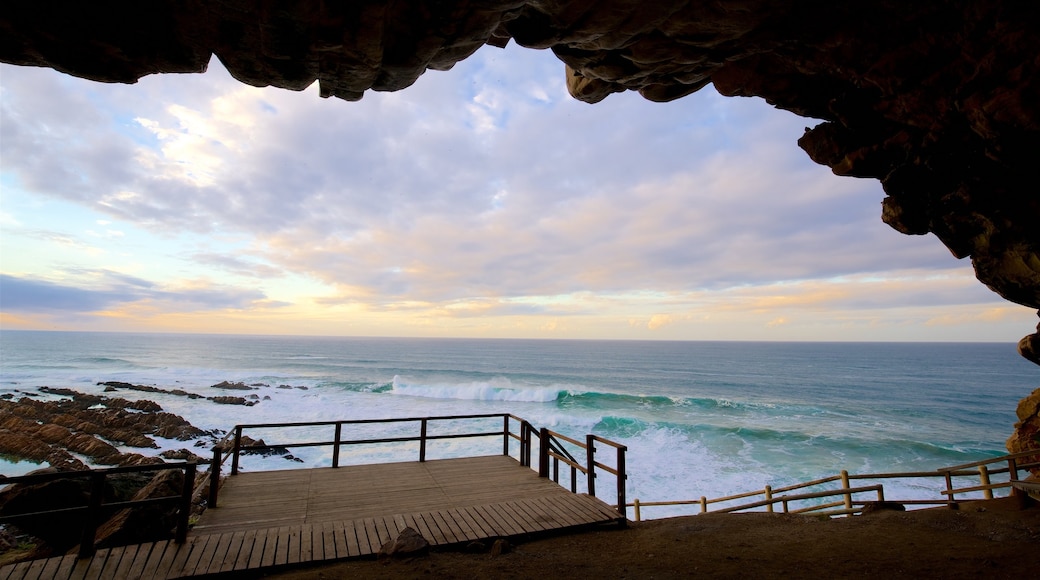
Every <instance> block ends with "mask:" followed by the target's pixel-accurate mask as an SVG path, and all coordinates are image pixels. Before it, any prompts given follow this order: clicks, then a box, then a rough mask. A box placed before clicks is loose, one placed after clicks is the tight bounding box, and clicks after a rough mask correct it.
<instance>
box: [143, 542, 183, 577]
mask: <svg viewBox="0 0 1040 580" xmlns="http://www.w3.org/2000/svg"><path fill="white" fill-rule="evenodd" d="M171 544H172V545H176V544H174V543H173V542H172V541H170V540H163V541H161V542H156V543H155V544H154V545H152V550H151V552H149V553H148V559H147V560H145V562H144V568H142V569H141V573H140V574H139V575H138V577H139V578H140V579H141V580H152V578H154V577H155V571H156V569H157V568H158V567H159V562H161V561H162V558H163V554H164V553H165V552H166V550H168V549H170V550H172V549H173V548H170V547H169V546H170V545H171Z"/></svg>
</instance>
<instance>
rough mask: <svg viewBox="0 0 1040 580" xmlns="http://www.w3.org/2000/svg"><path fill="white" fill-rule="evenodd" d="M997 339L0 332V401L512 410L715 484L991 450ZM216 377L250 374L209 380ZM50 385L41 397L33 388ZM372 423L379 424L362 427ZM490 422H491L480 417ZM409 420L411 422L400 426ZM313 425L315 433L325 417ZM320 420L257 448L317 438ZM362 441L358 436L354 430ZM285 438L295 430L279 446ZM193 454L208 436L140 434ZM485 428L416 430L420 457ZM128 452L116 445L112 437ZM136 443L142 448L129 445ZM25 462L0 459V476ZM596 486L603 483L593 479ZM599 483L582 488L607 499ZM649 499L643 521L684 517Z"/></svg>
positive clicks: (661, 488) (272, 463)
mask: <svg viewBox="0 0 1040 580" xmlns="http://www.w3.org/2000/svg"><path fill="white" fill-rule="evenodd" d="M1038 370H1040V369H1037V367H1036V366H1034V365H1032V364H1031V363H1029V362H1027V361H1025V360H1024V359H1022V358H1021V357H1019V356H1018V354H1017V352H1016V351H1015V346H1014V345H1013V344H996V343H975V344H965V343H835V342H827V343H803V342H797V343H783V342H650V341H646V342H634V341H579V340H573V341H572V340H568V341H550V340H499V339H495V340H482V339H419V338H319V337H284V336H228V335H190V334H180V335H178V334H121V333H76V332H35V331H9V330H4V331H3V332H0V395H3V394H6V393H11V394H14V395H15V396H16V397H18V396H22V394H21V393H25V392H34V393H36V392H37V391H36V389H37V387H39V386H44V385H46V386H51V387H67V388H71V389H75V390H78V391H81V392H85V393H93V394H103V390H104V387H103V386H99V385H98V383H99V382H105V381H121V382H127V383H132V384H138V385H148V386H155V387H159V388H162V389H167V390H173V389H180V390H183V391H187V392H194V393H199V394H203V395H207V396H215V395H236V396H242V395H253V399H255V400H256V404H255V405H253V406H235V405H218V404H215V403H213V402H210V401H207V400H205V399H189V398H187V397H183V396H175V395H171V394H161V393H144V392H138V391H129V390H120V391H119V392H118V393H117V394H111V395H113V396H119V397H123V398H127V399H144V398H146V399H150V400H153V401H155V402H156V403H158V404H160V405H161V406H162V407H163V408H164V410H166V411H169V412H172V413H176V414H178V415H181V416H183V417H184V418H186V419H188V420H189V421H190V422H191V423H193V424H194V425H196V426H197V427H200V428H202V429H206V430H218V429H219V430H224V431H226V430H229V429H230V428H231V427H233V426H234V425H235V424H244V423H269V422H298V421H326V420H338V419H344V420H346V419H378V418H394V417H419V416H434V415H458V414H478V413H513V414H515V415H518V416H520V417H523V418H525V419H527V420H528V421H530V422H531V423H533V424H534V425H535V426H537V427H548V428H550V429H552V430H554V431H558V432H560V433H563V434H565V435H567V436H569V437H573V438H576V439H583V438H584V436H585V434H586V433H593V434H596V435H600V436H602V437H606V438H608V439H612V440H614V441H617V442H619V443H622V444H624V445H626V446H627V447H628V455H627V467H628V472H629V480H628V487H627V489H628V498H629V499H630V500H631V499H633V498H639V499H640V500H642V501H662V500H677V499H696V498H699V497H701V496H707V497H709V498H711V497H720V496H725V495H730V494H734V493H739V492H743V491H750V490H754V489H761V488H762V487H763V486H765V485H767V484H768V485H772V486H773V487H777V486H782V485H789V484H792V483H797V482H800V481H806V480H811V479H816V478H820V477H825V476H830V475H835V474H837V473H838V472H839V471H840V470H842V469H845V470H848V471H849V472H850V473H883V472H894V471H921V470H933V469H937V468H940V467H944V466H950V465H955V464H959V463H966V462H970V461H975V460H978V459H984V458H987V457H993V456H997V455H1001V454H1003V453H1005V450H1004V441H1005V439H1006V438H1007V437H1008V435H1010V433H1011V430H1012V425H1013V424H1014V422H1015V420H1016V419H1015V406H1016V404H1017V403H1018V401H1019V400H1020V399H1021V398H1022V397H1024V396H1026V395H1027V394H1028V393H1030V392H1031V391H1032V390H1033V389H1034V388H1036V387H1037V386H1038V383H1040V372H1038ZM221 381H229V382H242V383H246V384H249V385H256V386H255V387H254V390H252V391H249V392H248V393H246V392H244V391H220V390H218V389H214V388H212V385H214V384H217V383H220V382H221ZM46 396H47V395H44V397H46ZM373 428H374V429H380V428H382V429H388V431H387V433H390V434H391V435H392V433H391V431H392V430H393V429H394V428H392V427H385V426H384V427H373ZM496 428H497V429H500V428H501V422H500V421H498V422H497V423H496V424H494V425H491V426H490V429H496ZM411 429H412V430H413V431H414V426H413V427H411ZM325 430H326V431H327V430H328V429H327V428H326V429H325ZM319 431H320V430H315V429H313V428H311V429H297V430H295V431H291V432H282V433H280V434H275V433H267V432H257V433H247V434H250V435H252V436H254V437H256V436H263V437H265V438H266V441H267V442H268V443H273V442H280V443H286V442H289V441H288V440H286V438H287V437H289V438H292V437H299V438H302V440H306V439H308V438H310V439H311V440H322V439H330V438H331V437H330V436H329V434H328V433H325V434H322V433H321V432H319ZM372 436H378V433H375V432H372V431H366V432H365V433H364V435H363V437H372ZM294 440H297V439H294ZM157 443H158V444H159V446H160V449H159V450H155V451H154V452H155V453H158V452H159V451H161V450H163V449H180V448H189V449H194V450H196V452H199V449H201V450H202V451H203V452H201V453H200V454H202V455H204V456H205V455H207V454H206V453H205V450H207V449H209V447H208V445H209V442H208V440H207V442H206V445H207V446H203V447H200V448H198V449H196V448H193V445H194V443H195V442H184V441H175V440H162V439H159V440H157ZM479 449H483V450H484V451H485V454H491V453H496V452H501V440H495V441H491V442H488V441H487V440H484V441H483V442H481V441H479V440H448V441H440V442H434V443H431V445H430V448H429V451H428V457H429V458H430V459H437V458H444V457H451V456H457V455H462V454H467V453H472V452H474V451H475V450H478V451H479ZM127 450H131V449H127ZM133 451H138V452H140V451H141V450H133ZM292 452H293V455H294V456H296V457H297V458H298V459H299V460H300V461H301V462H302V463H298V462H291V461H287V460H286V459H284V458H281V457H266V458H263V457H253V456H249V457H245V458H243V468H244V469H246V470H258V469H287V468H296V467H301V466H322V465H330V464H331V457H332V452H331V448H295V449H293V450H292ZM415 458H416V444H414V443H410V444H385V445H379V446H369V447H367V448H364V449H358V450H348V451H346V452H345V453H344V456H343V459H342V461H343V462H344V463H351V462H367V461H408V460H414V459H415ZM37 467H39V466H37V465H35V464H26V463H15V462H13V461H11V460H10V459H9V458H8V460H6V461H4V460H3V459H2V458H0V473H4V474H6V475H16V474H19V473H24V472H25V471H28V470H31V469H35V468H37ZM884 483H885V490H886V496H887V497H890V498H901V499H925V498H936V497H938V489H940V487H938V486H937V483H936V482H932V483H930V484H928V485H925V484H922V483H921V482H918V481H914V480H906V481H904V480H893V481H886V482H884ZM604 488H606V489H604ZM612 488H613V483H612V482H610V481H609V480H605V481H604V482H603V483H602V484H600V489H598V490H597V492H599V495H601V496H602V497H603V498H604V499H606V500H608V501H610V500H612V499H613V496H612V495H611V494H612V491H611V490H612ZM694 511H695V509H694V508H693V507H669V508H656V509H653V510H647V511H645V512H644V516H645V517H665V516H669V515H679V514H683V513H693V512H694Z"/></svg>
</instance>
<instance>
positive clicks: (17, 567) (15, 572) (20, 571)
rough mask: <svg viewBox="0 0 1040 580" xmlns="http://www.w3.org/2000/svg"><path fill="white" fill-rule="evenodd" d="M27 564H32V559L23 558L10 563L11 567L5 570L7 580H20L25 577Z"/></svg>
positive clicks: (27, 569)
mask: <svg viewBox="0 0 1040 580" xmlns="http://www.w3.org/2000/svg"><path fill="white" fill-rule="evenodd" d="M29 566H32V560H25V561H22V562H18V563H17V564H14V565H12V566H11V569H10V570H8V571H7V578H8V580H22V579H23V578H25V573H26V572H28V571H29Z"/></svg>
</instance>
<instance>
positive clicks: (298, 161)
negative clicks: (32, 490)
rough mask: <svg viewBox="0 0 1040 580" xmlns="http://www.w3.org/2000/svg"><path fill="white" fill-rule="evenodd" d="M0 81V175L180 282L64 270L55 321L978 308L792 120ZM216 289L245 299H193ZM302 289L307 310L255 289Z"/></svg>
mask: <svg viewBox="0 0 1040 580" xmlns="http://www.w3.org/2000/svg"><path fill="white" fill-rule="evenodd" d="M3 74H4V87H3V93H2V98H0V107H2V110H0V113H2V114H3V118H4V123H3V124H2V126H0V134H2V135H0V137H2V138H0V169H2V170H3V172H4V177H5V179H11V180H13V181H17V182H18V183H19V184H20V187H22V188H24V189H25V190H26V191H29V192H31V193H32V194H33V195H36V196H39V197H40V198H58V199H62V200H67V201H70V202H72V203H75V204H78V206H79V207H85V208H89V209H90V210H92V211H94V212H98V214H99V215H100V216H102V219H101V220H98V225H100V226H102V229H101V230H98V231H96V232H93V233H91V232H87V234H88V235H91V236H95V235H96V236H97V237H96V239H98V240H101V239H103V240H104V241H105V243H106V245H105V248H106V249H109V248H112V247H118V243H119V241H120V237H121V233H122V232H124V231H126V232H137V231H146V232H148V233H149V235H151V236H155V237H162V238H163V239H164V240H169V241H171V242H170V243H171V244H173V243H174V242H176V243H178V244H180V246H179V247H180V248H182V249H181V250H180V251H175V252H171V253H173V254H176V255H177V257H178V258H180V259H181V260H182V261H186V262H188V263H189V264H188V265H186V266H185V267H184V270H183V271H178V273H177V274H176V278H172V277H171V278H166V279H160V278H159V277H158V276H151V278H153V279H154V280H153V281H152V282H149V283H150V284H153V286H154V287H148V286H144V285H140V284H136V283H135V282H133V281H132V280H119V279H117V278H116V277H114V276H113V275H111V274H106V275H104V276H101V280H100V281H99V280H98V279H92V278H90V276H87V275H86V274H84V273H83V272H78V273H77V272H75V271H74V270H75V268H72V267H71V266H69V265H68V264H57V265H54V264H52V265H50V268H51V271H52V272H56V273H54V274H53V277H48V276H49V275H50V274H48V275H44V274H43V273H41V272H35V273H32V272H31V273H23V274H25V276H26V277H25V278H24V280H25V281H27V282H26V283H28V282H31V281H34V280H35V281H42V280H49V281H51V282H54V283H56V284H59V285H63V286H61V288H64V289H69V290H73V289H77V288H78V289H81V290H82V291H83V292H84V294H82V295H74V294H71V293H70V294H68V295H67V296H66V299H67V300H68V301H69V302H67V304H70V305H71V304H75V303H81V304H84V305H94V306H98V305H101V306H98V307H114V306H112V305H119V304H128V303H130V302H136V303H144V302H148V303H149V304H162V305H164V306H163V307H167V306H168V307H169V308H171V309H174V310H177V309H188V310H191V309H201V310H205V309H207V308H260V307H261V306H260V305H261V304H269V305H270V307H272V308H281V307H283V306H285V305H287V304H288V303H289V302H293V301H294V300H296V299H300V300H303V299H304V298H306V299H307V300H308V301H310V302H311V303H313V304H314V305H315V307H316V308H327V309H353V310H352V312H353V311H357V312H367V313H394V314H401V315H402V316H403V315H404V314H405V313H410V314H412V315H414V316H416V317H417V319H418V317H423V319H424V320H427V321H429V320H432V319H436V320H450V321H453V322H457V323H459V324H462V323H463V321H469V322H471V323H474V324H475V321H476V319H481V318H495V319H503V320H504V319H509V320H511V321H516V320H519V319H521V318H523V317H538V319H539V320H540V321H543V322H544V321H545V320H549V319H550V317H551V319H552V320H553V321H554V322H555V323H556V324H557V326H556V327H555V328H553V329H551V330H553V331H554V332H561V331H562V330H563V329H564V328H565V326H566V327H569V328H575V325H574V324H573V322H574V321H576V320H577V319H580V318H589V317H593V316H597V315H603V314H604V313H610V314H611V315H615V316H617V318H618V320H621V321H628V320H633V321H638V324H636V325H633V328H635V327H638V328H640V329H644V328H645V329H646V330H655V331H660V332H675V331H677V329H679V328H682V327H684V326H688V325H689V324H690V323H691V321H693V320H695V319H698V318H697V317H701V316H703V315H704V311H705V309H706V308H709V307H710V308H711V309H713V310H714V311H715V312H725V311H729V312H736V311H738V310H743V311H747V312H753V313H761V314H762V316H768V317H767V318H763V320H764V322H760V323H758V325H757V327H758V328H761V325H762V324H765V323H768V322H769V321H770V320H773V321H775V320H781V319H786V320H788V321H790V324H787V325H785V326H793V325H794V321H795V320H796V318H795V316H794V315H793V314H792V313H793V312H800V313H810V312H815V313H820V312H825V311H827V309H845V310H848V311H870V310H883V309H886V308H891V307H893V305H900V306H908V307H912V306H934V305H944V304H949V305H955V304H984V303H987V302H992V301H993V300H994V299H995V298H996V297H995V295H993V294H991V293H990V292H989V291H988V290H986V289H985V288H984V287H983V286H982V285H980V284H978V283H977V282H976V281H974V279H973V278H971V276H970V267H969V265H968V264H967V263H966V262H957V261H956V260H954V259H953V258H952V257H950V255H949V253H948V252H947V251H946V250H945V249H944V248H943V247H942V245H941V244H940V243H939V242H938V241H937V240H935V239H934V238H932V237H907V236H903V235H901V234H898V233H896V232H894V231H893V230H891V229H890V228H888V227H887V226H885V225H884V224H883V223H881V221H880V217H879V216H880V202H881V199H882V198H883V192H882V191H881V188H880V185H879V184H878V183H877V182H876V181H873V180H856V179H850V178H838V177H835V176H833V175H831V174H830V171H829V170H828V169H827V168H826V167H820V166H817V165H815V164H813V163H812V162H811V161H810V160H809V159H808V158H807V156H806V155H805V154H804V153H803V152H802V151H801V150H799V149H798V148H797V146H796V144H795V141H796V139H797V138H798V137H799V136H800V135H801V133H802V129H803V127H804V126H805V124H806V121H805V120H804V119H799V118H797V117H795V116H793V115H791V114H788V113H782V112H777V111H775V110H772V109H771V108H770V107H769V106H768V105H766V104H765V103H764V102H762V101H759V100H751V99H731V98H724V97H721V96H719V95H718V94H715V93H714V92H713V90H712V89H711V88H710V87H709V88H706V89H704V90H703V91H701V92H700V93H697V94H695V95H692V96H690V97H687V98H684V99H680V100H679V101H676V102H673V103H667V104H661V103H650V102H647V101H645V100H643V99H641V98H640V97H639V96H638V95H636V94H618V95H613V96H611V97H610V98H608V99H606V100H605V101H604V102H602V103H599V104H597V105H595V106H589V105H586V104H584V103H580V102H577V101H575V100H573V99H571V98H570V97H569V96H568V95H567V94H566V88H565V86H564V82H563V80H564V75H563V72H562V65H561V64H560V63H559V62H558V61H557V60H556V59H555V58H554V57H553V56H552V54H551V53H549V52H547V51H530V50H523V49H519V48H517V47H510V48H508V49H507V50H504V51H503V50H498V49H492V48H486V49H482V50H480V51H479V52H477V53H476V54H475V55H474V56H473V57H471V58H470V59H468V60H466V61H464V62H462V63H460V64H459V65H457V66H456V67H455V68H454V69H453V70H452V71H449V72H443V73H442V72H430V73H428V74H426V75H424V76H423V77H422V78H420V79H419V81H418V82H417V83H416V84H415V85H414V86H412V87H410V88H409V89H408V90H406V91H403V92H398V93H388V94H387V93H378V94H370V95H366V96H365V98H364V99H363V100H362V101H360V102H357V103H345V102H342V101H338V100H335V99H330V100H323V99H320V98H319V97H318V95H317V92H316V87H312V88H310V89H308V90H307V91H304V92H303V93H302V94H301V93H295V92H291V91H279V90H275V89H258V88H253V87H248V86H245V85H242V84H240V83H238V82H236V81H234V80H233V79H231V78H230V76H229V75H228V74H227V73H226V72H225V71H223V70H222V68H221V67H220V66H219V64H218V63H214V65H213V66H212V67H211V69H210V72H208V73H207V74H205V75H156V76H153V77H147V78H144V79H142V80H141V81H140V82H139V83H138V84H137V85H134V86H132V87H124V86H119V85H101V84H96V83H88V82H86V81H81V80H78V79H70V78H67V77H64V76H62V75H58V74H56V73H54V72H53V71H48V70H39V69H31V68H24V67H9V66H4V68H3ZM18 218H19V216H18V215H16V214H12V215H11V216H10V217H8V216H6V215H5V216H4V218H3V219H4V221H5V223H6V222H8V221H12V222H17V220H18ZM102 222H104V223H102ZM109 222H110V223H109ZM24 227H25V228H27V229H28V228H32V227H37V228H38V230H39V235H41V236H42V235H44V234H43V232H44V231H46V232H50V233H49V234H47V235H52V236H55V237H54V238H53V239H59V238H62V237H63V238H65V239H66V240H67V241H68V243H70V244H71V243H76V244H80V245H81V246H84V247H87V246H86V244H84V243H83V242H81V241H78V239H77V238H76V236H74V235H72V234H71V233H70V232H69V231H68V230H67V229H66V230H62V229H61V228H59V227H57V226H55V227H54V228H44V227H42V226H39V225H38V224H29V225H25V226H24ZM79 233H82V232H79ZM27 235H28V234H27ZM134 235H137V234H134ZM128 237H133V236H128ZM214 240H234V243H217V242H215V241H214ZM211 242H213V243H211ZM109 244H112V245H109ZM187 248H190V249H187ZM199 248H202V249H201V250H200V249H199ZM229 248H230V249H229ZM243 248H244V249H243ZM110 270H111V269H110ZM215 271H216V272H215ZM63 273H66V274H67V276H68V278H62V277H61V276H62V275H63ZM222 273H226V274H229V275H232V276H242V277H245V278H249V279H250V283H251V284H254V285H255V286H256V288H250V289H241V288H238V287H235V286H229V285H220V284H214V283H211V282H209V280H211V279H214V278H218V277H220V274H222ZM951 273H952V274H951ZM186 278H187V279H195V280H198V281H199V282H198V284H197V286H193V285H191V284H187V285H186V284H184V283H183V282H179V281H178V280H183V279H186ZM220 279H222V280H223V278H222V277H220ZM300 280H306V281H308V282H309V283H310V285H309V286H308V289H309V290H308V291H310V292H311V293H310V294H309V295H308V296H306V297H304V296H302V295H299V294H298V295H295V296H289V295H288V294H279V293H278V292H273V291H272V290H271V288H273V287H274V286H275V285H279V287H280V288H288V287H290V286H292V285H293V284H294V283H299V281H300ZM55 281H57V282H55ZM300 285H303V284H300ZM314 286H320V287H321V288H320V289H318V290H314ZM312 290H313V291H312ZM54 291H55V292H58V289H54ZM58 293H59V294H60V292H58ZM269 294H270V295H276V294H277V300H275V299H269V298H268V295H269ZM315 296H318V297H315ZM55 300H57V298H55ZM92 301H93V302H92ZM265 301H266V302H265ZM56 303H62V302H61V301H60V300H57V302H56ZM565 321H571V322H572V324H570V325H564V322H565ZM622 324H623V325H625V326H626V327H627V322H622ZM532 326H536V325H534V324H532ZM549 326H552V325H549ZM545 328H546V331H549V330H550V329H549V327H548V326H546V327H545Z"/></svg>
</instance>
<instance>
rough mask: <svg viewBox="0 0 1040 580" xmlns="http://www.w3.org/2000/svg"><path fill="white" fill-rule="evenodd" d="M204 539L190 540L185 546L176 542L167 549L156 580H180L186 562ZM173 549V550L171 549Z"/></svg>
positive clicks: (157, 571)
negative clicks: (174, 579) (161, 579)
mask: <svg viewBox="0 0 1040 580" xmlns="http://www.w3.org/2000/svg"><path fill="white" fill-rule="evenodd" d="M204 538H205V536H203V538H198V537H195V538H188V541H186V542H184V543H183V544H178V543H176V542H174V543H173V544H172V545H170V546H167V547H166V553H165V554H163V561H162V562H160V563H159V568H158V569H157V570H156V571H155V572H156V578H180V577H181V576H182V574H181V569H182V568H184V564H185V562H186V561H187V560H188V557H189V556H191V553H192V552H194V551H195V550H196V549H199V548H201V546H199V547H198V548H197V544H198V543H199V541H200V540H204ZM171 547H172V548H173V549H172V550H171V549H170V548H171Z"/></svg>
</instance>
